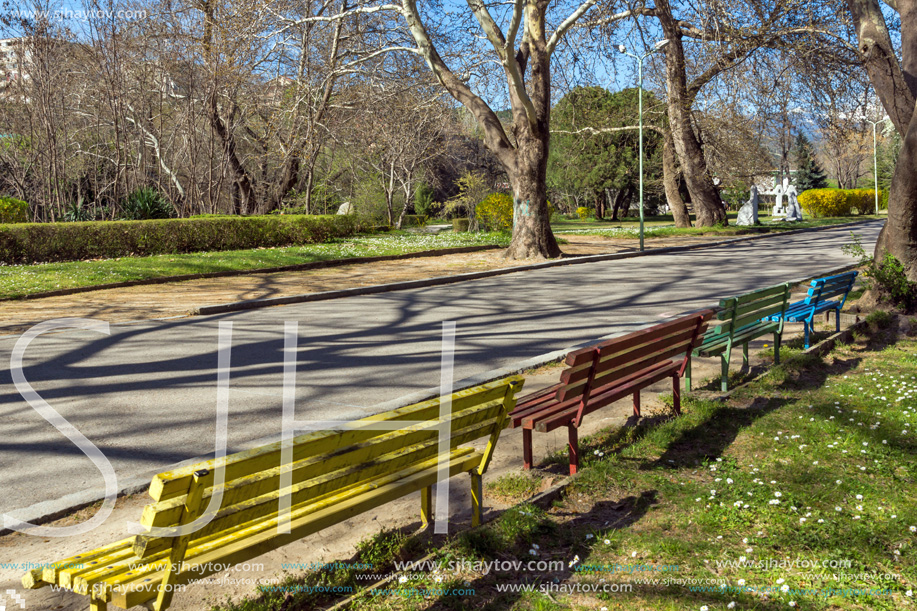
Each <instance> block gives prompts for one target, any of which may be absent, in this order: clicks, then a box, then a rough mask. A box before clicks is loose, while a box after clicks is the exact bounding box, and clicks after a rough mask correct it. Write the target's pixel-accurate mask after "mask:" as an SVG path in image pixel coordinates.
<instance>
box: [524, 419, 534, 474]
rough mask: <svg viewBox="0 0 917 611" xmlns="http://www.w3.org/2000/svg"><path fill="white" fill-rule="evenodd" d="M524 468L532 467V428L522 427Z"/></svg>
mask: <svg viewBox="0 0 917 611" xmlns="http://www.w3.org/2000/svg"><path fill="white" fill-rule="evenodd" d="M522 468H523V469H531V468H532V429H526V428H524V429H522Z"/></svg>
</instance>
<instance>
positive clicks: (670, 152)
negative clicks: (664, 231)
mask: <svg viewBox="0 0 917 611" xmlns="http://www.w3.org/2000/svg"><path fill="white" fill-rule="evenodd" d="M662 185H663V187H665V199H666V201H667V202H668V204H669V208H670V209H671V210H672V216H674V217H675V226H676V227H690V226H691V216H690V215H689V214H688V206H687V205H686V204H685V200H683V199H682V198H681V192H680V191H679V190H678V164H677V162H676V159H675V142H674V141H673V140H672V132H666V134H665V141H664V144H663V147H662Z"/></svg>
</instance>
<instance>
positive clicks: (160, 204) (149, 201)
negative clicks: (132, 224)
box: [121, 187, 175, 221]
mask: <svg viewBox="0 0 917 611" xmlns="http://www.w3.org/2000/svg"><path fill="white" fill-rule="evenodd" d="M121 210H122V213H123V215H124V220H127V221H147V220H150V219H167V218H171V217H172V216H174V214H175V209H174V208H173V207H172V204H170V203H169V202H167V201H166V199H165V198H164V197H163V196H162V195H161V194H160V193H159V191H157V190H156V189H154V188H152V187H144V188H142V189H137V190H136V191H134V192H133V193H131V194H130V195H128V196H127V198H126V199H125V200H124V203H123V204H121Z"/></svg>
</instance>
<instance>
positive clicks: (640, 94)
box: [618, 39, 669, 252]
mask: <svg viewBox="0 0 917 611" xmlns="http://www.w3.org/2000/svg"><path fill="white" fill-rule="evenodd" d="M667 44H669V40H668V39H665V40H660V41H659V42H657V43H656V44H655V45H653V48H652V49H650V50H649V51H647V52H646V53H644V54H643V55H636V54H634V53H628V51H627V48H626V47H625V46H624V45H618V52H619V53H623V54H624V55H628V56H630V57H633V58H634V59H636V60H637V100H638V102H637V104H638V107H639V110H638V117H639V124H640V129H639V138H638V139H639V142H640V157H639V165H640V190H639V192H640V252H643V60H644V59H646V58H647V57H649V56H650V55H652V54H653V53H655V52H656V51H659V50H660V49H662V48H663V47H665V46H666V45H667Z"/></svg>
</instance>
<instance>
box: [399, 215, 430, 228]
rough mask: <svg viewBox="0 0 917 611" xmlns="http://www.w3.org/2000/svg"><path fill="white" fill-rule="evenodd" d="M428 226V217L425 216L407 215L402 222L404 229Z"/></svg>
mask: <svg viewBox="0 0 917 611" xmlns="http://www.w3.org/2000/svg"><path fill="white" fill-rule="evenodd" d="M426 224H427V217H426V216H425V215H423V214H405V215H404V220H402V221H401V226H402V227H423V226H425V225H426Z"/></svg>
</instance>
